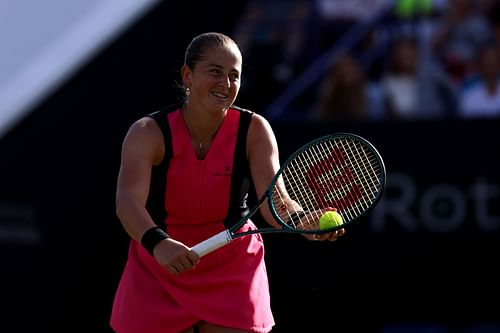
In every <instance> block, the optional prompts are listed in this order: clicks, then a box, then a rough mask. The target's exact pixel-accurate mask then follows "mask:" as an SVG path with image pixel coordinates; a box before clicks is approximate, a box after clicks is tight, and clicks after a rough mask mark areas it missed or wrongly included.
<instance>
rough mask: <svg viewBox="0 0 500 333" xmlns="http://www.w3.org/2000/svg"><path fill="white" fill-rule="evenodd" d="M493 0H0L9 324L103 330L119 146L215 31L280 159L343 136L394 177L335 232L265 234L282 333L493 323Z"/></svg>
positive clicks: (384, 331)
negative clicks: (366, 144) (239, 63)
mask: <svg viewBox="0 0 500 333" xmlns="http://www.w3.org/2000/svg"><path fill="white" fill-rule="evenodd" d="M499 6H500V4H499V1H498V0H477V1H472V0H268V1H265V0H246V1H243V0H242V1H229V0H212V1H195V0H184V1H168V0H163V1H158V0H73V1H63V0H46V1H43V2H37V1H29V0H15V1H14V0H0V47H1V50H2V51H1V52H0V260H1V263H2V268H1V274H0V332H6V333H10V332H33V331H37V332H62V331H65V332H103V333H110V332H111V330H110V328H109V325H108V321H109V315H110V310H111V304H112V300H113V296H114V292H115V289H116V287H117V284H118V281H119V278H120V275H121V271H122V268H123V265H124V263H125V260H126V255H127V246H128V237H127V235H126V234H125V231H124V230H123V228H122V227H121V225H120V223H119V221H118V220H117V218H116V216H115V212H114V192H115V185H116V178H117V172H118V167H119V157H120V156H119V155H120V149H121V142H122V140H123V137H124V135H125V133H126V131H127V129H128V127H129V126H130V124H131V123H132V122H133V121H134V120H136V119H137V118H139V117H141V116H143V115H144V114H146V113H150V112H152V111H155V110H157V109H160V108H162V107H164V106H166V105H170V104H172V103H176V102H178V101H179V96H180V95H179V93H180V92H181V91H180V89H179V84H180V73H179V69H180V66H181V65H182V62H183V56H184V51H185V48H186V46H187V45H188V43H189V42H190V41H191V39H192V38H193V37H194V36H195V35H197V34H199V33H202V32H206V31H219V32H223V33H226V34H228V35H230V36H231V37H232V38H233V39H235V40H236V42H237V43H238V44H239V46H240V48H241V49H242V52H243V56H244V69H243V76H242V88H241V91H240V95H239V97H238V100H237V103H236V104H237V105H239V106H241V107H244V108H248V109H251V110H253V111H255V112H257V113H260V114H262V115H264V116H266V117H267V118H268V119H269V121H270V122H271V124H272V125H273V128H274V129H275V132H276V135H277V139H278V143H279V145H280V150H281V151H280V153H281V156H282V158H286V157H287V156H288V155H289V154H290V153H292V152H293V151H294V150H295V149H297V148H298V147H299V146H301V145H302V144H304V143H306V142H307V141H309V140H311V139H314V138H316V137H318V136H320V135H323V134H329V133H334V132H353V133H357V134H359V135H362V136H364V137H366V138H367V139H368V140H369V141H371V142H372V143H373V144H374V145H375V146H376V147H377V148H378V150H379V151H380V153H381V154H382V156H383V157H384V160H385V163H386V168H387V172H388V175H387V187H386V192H385V194H384V197H383V200H382V201H381V202H380V204H379V206H377V208H376V209H375V210H374V211H372V212H371V213H370V214H369V215H368V216H366V217H365V218H364V220H363V221H362V223H359V224H357V225H356V226H353V228H351V229H349V231H348V233H347V234H346V236H345V237H343V238H342V239H341V240H339V241H337V242H335V243H329V244H325V243H322V242H321V243H311V242H308V241H306V240H305V239H303V238H302V237H300V236H297V235H265V236H264V239H265V242H266V246H267V252H266V260H267V265H268V271H269V279H270V287H271V293H272V306H273V311H274V314H275V317H276V322H277V325H276V326H275V328H274V330H273V333H278V332H280V333H281V332H374V333H400V332H401V333H414V332H415V333H417V332H418V333H420V332H424V333H425V332H432V333H452V332H453V333H458V332H460V333H493V332H500V312H499V308H500V303H499V300H500V287H499V281H500V273H499V272H498V267H497V265H498V262H499V261H498V257H499V255H500V232H499V230H500V208H499V207H500V176H499V173H498V170H499V169H500V162H499V158H498V156H497V155H498V150H497V149H498V147H497V146H496V143H495V142H499V140H500V132H499V128H500V127H499V125H500V87H499V83H500V81H499V75H500V54H499V46H500V7H499ZM495 147H497V148H495ZM257 222H258V223H259V221H258V217H257ZM138 315H140V314H138Z"/></svg>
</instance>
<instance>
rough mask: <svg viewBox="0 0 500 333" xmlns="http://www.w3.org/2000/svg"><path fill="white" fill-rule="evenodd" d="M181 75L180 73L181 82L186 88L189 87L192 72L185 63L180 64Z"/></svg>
mask: <svg viewBox="0 0 500 333" xmlns="http://www.w3.org/2000/svg"><path fill="white" fill-rule="evenodd" d="M181 75H182V83H183V84H184V87H186V88H189V87H191V83H192V82H191V81H192V76H193V73H192V72H191V69H190V68H189V67H188V65H186V64H184V65H182V67H181Z"/></svg>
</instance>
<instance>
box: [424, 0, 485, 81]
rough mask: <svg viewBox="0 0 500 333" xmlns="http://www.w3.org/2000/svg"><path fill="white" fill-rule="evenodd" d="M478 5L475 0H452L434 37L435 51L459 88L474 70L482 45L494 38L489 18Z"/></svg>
mask: <svg viewBox="0 0 500 333" xmlns="http://www.w3.org/2000/svg"><path fill="white" fill-rule="evenodd" d="M474 5H475V4H474V3H473V1H472V0H449V7H448V10H447V11H446V14H445V16H444V17H443V19H442V20H441V21H439V22H438V23H437V28H436V30H435V31H434V33H433V36H432V38H431V44H432V47H433V50H434V52H435V53H436V55H437V56H438V58H439V60H440V62H441V63H442V65H443V66H444V68H445V70H446V71H447V72H448V73H449V74H450V75H451V77H452V79H453V80H454V82H455V83H456V84H457V85H460V83H461V82H462V80H463V79H464V77H465V76H466V75H467V74H468V73H469V72H470V71H471V69H472V66H473V61H474V55H475V54H476V52H477V50H478V48H479V47H480V45H482V44H484V43H485V42H486V41H487V40H488V39H490V37H491V30H490V25H489V22H488V20H487V18H486V17H485V16H484V15H482V14H481V13H480V12H478V10H477V8H476V7H475V6H474Z"/></svg>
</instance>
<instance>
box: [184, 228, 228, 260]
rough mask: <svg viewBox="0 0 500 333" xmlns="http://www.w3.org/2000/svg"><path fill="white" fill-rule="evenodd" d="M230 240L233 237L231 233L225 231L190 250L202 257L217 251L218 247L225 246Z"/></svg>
mask: <svg viewBox="0 0 500 333" xmlns="http://www.w3.org/2000/svg"><path fill="white" fill-rule="evenodd" d="M232 240H233V237H232V236H231V232H230V231H229V230H227V229H226V230H223V231H221V232H219V233H218V234H215V235H213V236H212V237H210V238H208V239H206V240H204V241H203V242H201V243H198V244H196V245H195V246H193V247H192V248H191V250H193V251H194V252H195V253H196V254H197V255H198V256H199V257H203V256H204V255H206V254H208V253H210V252H212V251H214V250H217V249H218V248H219V247H222V246H224V245H226V244H227V243H229V242H231V241H232Z"/></svg>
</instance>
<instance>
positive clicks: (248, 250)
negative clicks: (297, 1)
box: [110, 33, 344, 333]
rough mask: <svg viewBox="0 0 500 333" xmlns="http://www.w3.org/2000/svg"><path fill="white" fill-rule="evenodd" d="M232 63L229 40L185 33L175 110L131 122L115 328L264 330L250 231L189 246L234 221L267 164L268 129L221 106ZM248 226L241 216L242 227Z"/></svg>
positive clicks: (236, 72)
mask: <svg viewBox="0 0 500 333" xmlns="http://www.w3.org/2000/svg"><path fill="white" fill-rule="evenodd" d="M241 68H242V56H241V53H240V50H239V48H238V46H237V45H236V43H235V42H234V41H233V40H232V39H231V38H229V37H228V36H225V35H223V34H220V33H204V34H201V35H199V36H197V37H195V38H194V39H193V40H192V41H191V43H190V44H189V46H188V47H187V50H186V53H185V62H184V64H183V66H182V68H181V73H182V80H183V85H184V88H185V92H186V101H185V103H184V105H183V106H182V107H180V108H178V109H172V110H163V111H159V112H156V113H153V114H151V115H148V116H145V117H144V118H142V119H139V120H138V121H136V122H135V123H134V124H132V126H131V127H130V128H129V131H128V133H127V135H126V136H125V139H124V142H123V146H122V157H121V165H120V171H119V176H118V184H117V193H116V211H117V215H118V217H119V219H120V221H121V223H122V224H123V227H124V228H125V230H126V232H127V233H128V234H129V235H130V237H131V242H130V247H129V252H128V261H127V263H126V265H125V268H124V271H123V274H122V277H121V280H120V283H119V286H118V289H117V292H116V296H115V300H114V304H113V308H112V315H111V321H110V323H111V326H112V328H113V329H114V331H115V332H117V333H179V332H183V333H184V332H186V333H187V332H201V333H215V332H217V333H239V332H269V331H271V329H272V327H273V325H274V319H273V315H272V312H271V307H270V295H269V288H268V279H267V273H266V266H265V262H264V245H263V241H262V237H261V235H259V234H252V235H250V236H248V237H240V238H239V239H236V240H234V241H233V242H231V243H230V244H228V245H227V246H224V247H222V248H220V249H218V250H217V251H214V252H212V253H209V254H207V255H206V256H204V257H203V258H202V259H201V260H200V258H199V257H198V255H197V254H196V253H195V252H194V251H192V250H191V248H190V247H191V246H193V245H195V244H197V243H198V242H200V241H202V240H204V239H206V238H208V237H210V236H212V235H214V234H216V233H218V232H220V231H222V230H224V229H225V228H227V227H228V226H230V225H231V223H234V222H236V221H238V220H239V219H240V218H241V216H242V214H243V212H244V211H245V210H246V198H247V191H248V184H249V182H248V181H249V180H250V179H251V180H252V181H253V184H254V186H255V190H256V193H257V195H259V196H260V195H261V194H262V193H264V192H265V190H266V188H267V186H268V184H269V182H270V181H271V179H272V178H273V176H274V175H275V173H276V172H277V170H278V169H279V164H280V163H279V155H278V147H277V143H276V139H275V136H274V133H273V131H272V129H271V127H270V125H269V123H268V122H267V121H266V120H265V119H264V118H263V117H262V116H260V115H258V114H255V113H253V112H250V111H247V110H243V109H240V108H237V107H235V106H233V103H234V101H235V100H236V97H237V95H238V91H239V88H240V82H241ZM262 207H263V208H262V215H263V217H264V218H265V219H266V221H268V222H269V223H270V224H273V223H275V222H274V220H273V218H272V217H271V216H270V212H269V208H268V207H267V206H266V205H263V206H262ZM252 228H255V225H254V224H253V223H252V222H251V221H249V223H246V224H245V225H244V226H243V227H242V231H244V230H246V229H248V230H249V229H252ZM343 234H344V230H343V229H341V230H338V231H335V232H331V233H324V234H320V235H318V237H317V238H318V239H319V240H330V241H334V240H336V239H337V237H338V236H341V235H343ZM305 237H307V238H309V239H312V238H313V235H305Z"/></svg>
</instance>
